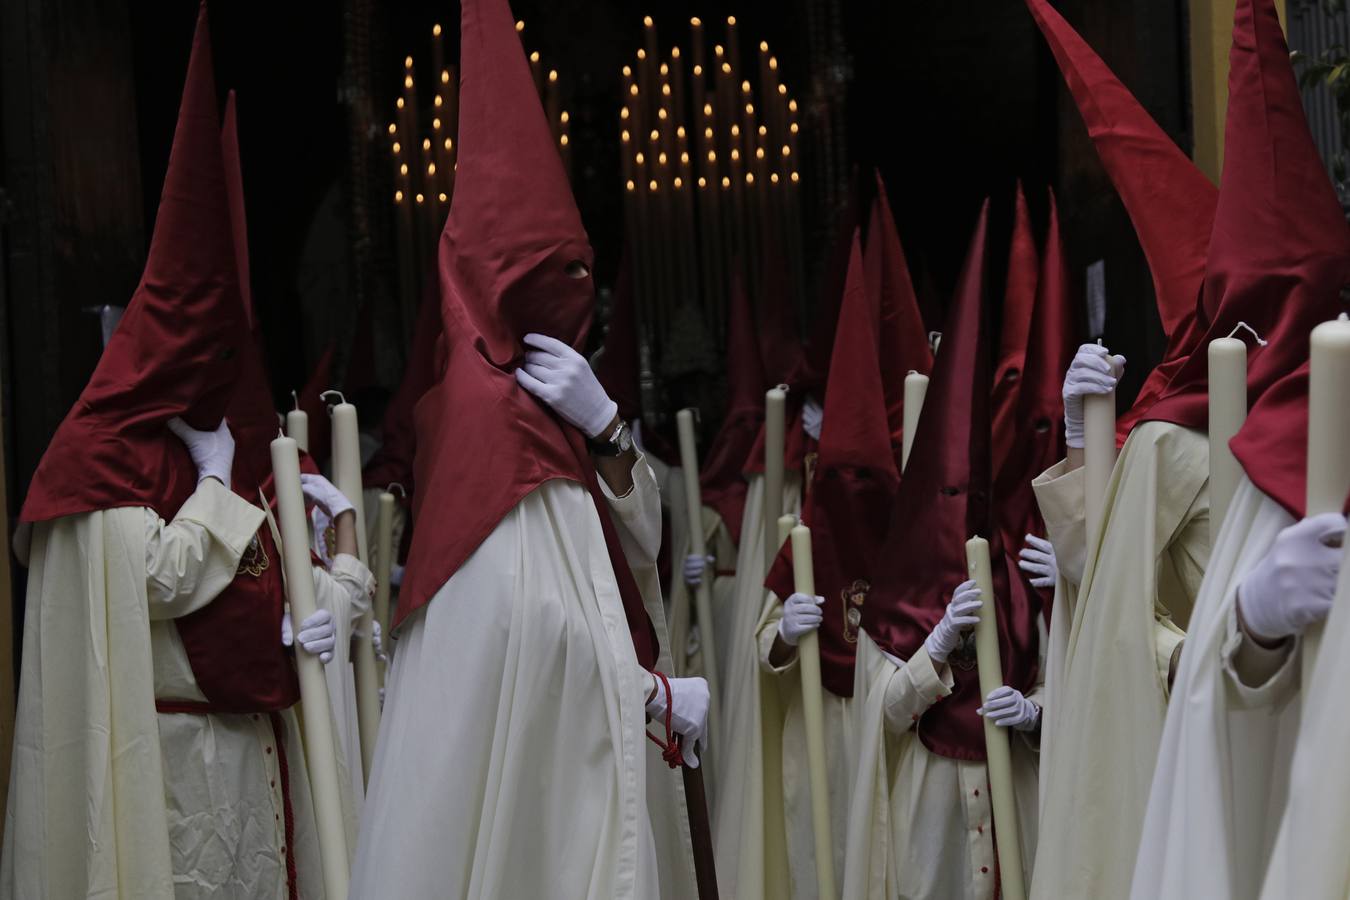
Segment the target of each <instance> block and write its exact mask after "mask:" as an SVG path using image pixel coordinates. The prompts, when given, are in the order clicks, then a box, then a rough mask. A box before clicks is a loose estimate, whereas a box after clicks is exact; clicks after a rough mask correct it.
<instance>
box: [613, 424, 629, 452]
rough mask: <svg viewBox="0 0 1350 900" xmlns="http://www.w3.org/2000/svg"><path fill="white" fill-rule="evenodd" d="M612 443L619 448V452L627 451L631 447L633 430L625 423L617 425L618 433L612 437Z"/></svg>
mask: <svg viewBox="0 0 1350 900" xmlns="http://www.w3.org/2000/svg"><path fill="white" fill-rule="evenodd" d="M614 444H615V445H616V446H617V447H618V448H619V452H620V453H627V452H628V451H629V450H632V449H633V432H632V431H631V430H630V429H629V427H628V426H627V425H626V424H622V425H620V426H619V433H618V435H617V436H615V438H614Z"/></svg>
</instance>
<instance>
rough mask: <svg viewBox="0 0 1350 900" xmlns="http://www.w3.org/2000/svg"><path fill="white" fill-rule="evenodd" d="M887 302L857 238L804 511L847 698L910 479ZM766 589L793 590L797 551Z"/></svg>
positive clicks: (834, 666)
mask: <svg viewBox="0 0 1350 900" xmlns="http://www.w3.org/2000/svg"><path fill="white" fill-rule="evenodd" d="M878 301H879V297H878V296H877V294H876V293H875V292H874V291H870V290H869V289H868V285H867V284H866V282H865V276H864V263H863V255H862V246H861V239H860V237H859V235H858V234H857V233H856V232H855V235H854V240H853V245H852V252H851V253H850V261H849V267H848V280H847V282H846V286H845V289H844V298H843V304H842V306H841V309H840V312H839V327H838V330H837V331H836V334H835V341H834V352H833V353H832V354H831V359H830V383H829V386H828V387H827V388H826V392H825V418H824V422H823V423H822V425H821V433H820V455H819V459H818V462H817V465H816V468H815V471H814V473H813V476H812V480H811V485H810V488H809V490H808V491H807V494H806V501H805V503H804V504H803V510H802V521H803V522H805V523H806V524H807V525H808V526H809V527H810V528H811V554H812V562H813V564H814V567H815V586H816V591H817V592H818V593H819V594H820V595H821V596H822V597H824V598H825V604H824V606H823V607H822V610H823V613H824V621H823V622H822V623H821V627H820V629H819V631H818V634H819V642H820V673H821V683H822V684H823V685H824V686H825V688H826V689H827V690H829V691H830V692H831V693H833V694H834V695H836V696H839V697H851V696H853V664H854V659H855V657H856V654H857V648H858V627H859V625H860V623H861V621H862V610H863V607H864V605H865V603H866V602H867V597H868V593H869V592H870V590H871V578H872V566H873V564H874V562H875V560H876V554H877V553H878V552H879V550H880V549H881V546H882V543H883V541H884V540H885V537H886V524H887V522H888V520H889V518H890V511H891V504H892V501H893V499H894V497H895V491H896V488H897V487H898V485H899V482H900V473H899V469H898V467H897V465H896V461H895V454H894V449H893V447H892V444H891V431H890V423H889V421H888V419H887V415H886V400H887V395H888V394H889V393H891V392H892V391H893V389H894V388H895V385H894V384H893V383H891V384H887V383H885V382H883V380H882V378H883V376H882V369H881V360H880V351H881V347H880V334H879V332H878V329H879V327H880V324H881V323H880V316H881V308H880V304H879V302H878ZM901 389H903V385H901ZM765 586H766V587H767V588H768V589H769V590H771V591H773V592H774V593H775V594H776V595H777V596H778V598H779V599H780V600H783V599H786V598H787V597H788V595H789V594H791V593H792V591H793V575H792V549H791V544H788V545H786V546H785V547H784V548H783V550H782V551H781V552H780V553H779V555H778V558H777V560H775V562H774V565H773V567H772V568H771V569H770V571H769V575H768V578H767V579H766V580H765Z"/></svg>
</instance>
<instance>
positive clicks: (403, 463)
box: [361, 277, 441, 498]
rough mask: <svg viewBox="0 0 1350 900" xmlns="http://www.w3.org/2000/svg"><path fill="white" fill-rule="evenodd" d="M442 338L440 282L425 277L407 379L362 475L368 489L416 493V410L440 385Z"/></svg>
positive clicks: (386, 414) (387, 411) (406, 367)
mask: <svg viewBox="0 0 1350 900" xmlns="http://www.w3.org/2000/svg"><path fill="white" fill-rule="evenodd" d="M440 336H441V305H440V298H439V295H438V294H437V284H436V279H435V278H434V277H431V278H425V279H423V281H422V302H421V305H420V306H419V307H418V309H417V323H416V325H415V326H414V328H413V341H412V350H411V351H410V352H409V354H408V361H407V363H406V364H405V365H404V369H403V379H402V380H401V381H399V384H398V388H397V389H396V390H395V391H394V395H393V397H391V398H390V399H389V406H388V408H387V409H385V411H384V420H383V423H382V428H381V443H380V449H379V450H377V451H376V452H375V455H374V457H372V458H371V460H370V463H369V464H368V465H367V466H366V468H365V470H364V471H363V472H362V473H361V477H362V483H363V484H365V486H366V487H368V488H380V489H381V490H383V489H384V488H386V487H388V486H389V485H391V484H401V485H403V490H404V497H405V498H406V497H411V496H412V494H413V460H414V459H415V458H416V454H417V430H416V427H415V425H414V423H413V410H414V409H416V407H417V403H418V401H420V400H421V399H422V397H423V396H424V395H425V394H426V392H427V391H428V390H430V389H431V386H432V385H433V384H435V383H436V342H437V341H438V340H439V339H440Z"/></svg>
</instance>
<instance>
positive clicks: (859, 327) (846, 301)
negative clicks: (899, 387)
mask: <svg viewBox="0 0 1350 900" xmlns="http://www.w3.org/2000/svg"><path fill="white" fill-rule="evenodd" d="M878 299H879V298H878V297H877V296H876V294H875V293H874V292H872V291H869V290H868V288H867V283H866V280H865V276H864V266H863V254H862V240H861V237H860V236H859V235H858V234H857V233H854V235H853V243H852V249H851V251H850V253H849V264H848V277H847V279H846V281H845V282H844V296H843V302H842V303H841V305H840V310H839V325H838V328H837V329H836V330H835V336H834V351H833V352H832V353H831V354H830V383H829V384H828V385H827V386H826V388H825V404H824V405H825V420H824V422H822V424H821V426H820V462H819V464H820V465H821V466H822V467H827V466H828V467H830V468H840V467H844V466H852V467H854V468H860V469H869V470H871V471H872V472H873V473H874V475H876V477H879V478H881V479H883V480H885V481H890V482H893V483H898V482H899V480H900V472H899V469H898V468H897V467H896V464H895V455H894V453H893V452H892V449H891V432H890V421H889V419H888V418H887V416H886V394H885V390H884V387H885V384H884V382H883V381H882V378H881V354H880V346H879V340H880V335H879V334H878V329H879V327H880V322H879V321H878V320H879V318H880V314H881V309H880V306H879V304H878V302H877V301H878ZM831 412H833V413H835V415H833V416H831V415H830V413H831Z"/></svg>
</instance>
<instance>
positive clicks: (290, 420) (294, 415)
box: [286, 391, 309, 453]
mask: <svg viewBox="0 0 1350 900" xmlns="http://www.w3.org/2000/svg"><path fill="white" fill-rule="evenodd" d="M291 399H292V400H293V401H294V402H295V407H294V408H293V409H292V410H291V411H290V412H288V413H286V436H287V437H289V438H291V439H292V440H294V441H295V443H296V446H297V447H299V448H300V449H301V450H303V451H305V452H306V453H308V452H309V413H307V412H305V411H304V410H303V409H301V408H300V398H299V397H297V396H296V394H295V391H291Z"/></svg>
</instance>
